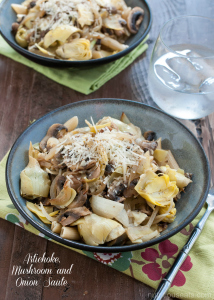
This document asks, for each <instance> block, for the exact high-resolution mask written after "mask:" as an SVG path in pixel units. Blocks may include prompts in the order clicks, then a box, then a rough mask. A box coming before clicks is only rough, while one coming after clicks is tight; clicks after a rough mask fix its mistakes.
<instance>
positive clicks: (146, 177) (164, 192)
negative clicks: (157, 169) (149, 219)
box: [135, 170, 179, 207]
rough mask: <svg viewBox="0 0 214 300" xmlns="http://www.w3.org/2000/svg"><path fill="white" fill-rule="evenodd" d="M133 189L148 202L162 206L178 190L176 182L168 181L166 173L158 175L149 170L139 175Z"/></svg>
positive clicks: (166, 203) (167, 202)
mask: <svg viewBox="0 0 214 300" xmlns="http://www.w3.org/2000/svg"><path fill="white" fill-rule="evenodd" d="M135 190H136V191H137V192H138V194H139V195H140V196H142V197H143V198H144V199H146V200H147V201H148V202H150V203H152V204H154V205H157V206H162V207H163V206H166V205H168V204H169V202H170V199H171V198H174V197H175V196H176V195H177V194H178V192H179V189H178V187H177V186H176V182H175V181H170V180H169V176H168V175H165V174H164V175H163V176H161V177H159V176H158V175H157V174H155V173H154V172H152V171H150V170H148V171H147V172H146V173H145V174H142V175H141V176H140V180H139V181H138V184H137V185H136V187H135Z"/></svg>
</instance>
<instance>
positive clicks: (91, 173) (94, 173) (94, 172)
mask: <svg viewBox="0 0 214 300" xmlns="http://www.w3.org/2000/svg"><path fill="white" fill-rule="evenodd" d="M99 175H100V166H99V165H98V166H95V167H93V168H92V169H90V170H88V171H87V172H86V176H87V179H89V180H92V179H95V178H98V177H99Z"/></svg>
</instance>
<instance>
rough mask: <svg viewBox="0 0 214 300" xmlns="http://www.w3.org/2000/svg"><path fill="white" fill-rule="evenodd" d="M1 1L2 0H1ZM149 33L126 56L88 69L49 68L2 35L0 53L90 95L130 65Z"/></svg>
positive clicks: (142, 49)
mask: <svg viewBox="0 0 214 300" xmlns="http://www.w3.org/2000/svg"><path fill="white" fill-rule="evenodd" d="M0 2H1V0H0ZM147 39H148V35H147V36H146V38H145V39H144V40H143V41H142V43H141V44H139V45H138V46H137V47H136V48H135V49H134V50H133V51H132V52H130V53H129V54H127V55H126V56H124V57H122V58H120V59H118V60H116V61H113V62H111V63H108V64H104V65H100V66H97V67H89V68H88V69H78V68H64V69H60V68H49V67H45V66H42V65H39V64H36V63H34V62H32V61H30V60H29V59H27V58H25V57H24V56H22V55H20V54H18V53H17V52H16V51H15V50H13V48H11V47H10V46H9V45H8V44H7V43H6V42H5V40H4V39H3V38H2V37H1V36H0V54H3V55H5V56H8V57H10V58H12V59H13V60H16V61H18V62H19V63H22V64H24V65H26V66H28V67H30V68H32V69H34V70H36V71H38V72H39V73H42V74H43V75H45V76H47V77H48V78H50V79H52V80H54V81H56V82H58V83H60V84H63V85H65V86H67V87H69V88H71V89H73V90H76V91H78V92H80V93H83V94H85V95H88V94H90V93H92V92H94V91H96V90H97V89H99V88H100V87H101V86H102V85H103V84H105V83H106V82H107V81H108V80H110V79H111V78H113V77H114V76H116V75H117V74H119V73H120V72H121V71H122V70H124V69H125V68H126V67H128V66H129V65H130V64H131V63H132V62H133V61H134V60H135V59H136V58H137V57H138V56H139V55H141V54H142V53H143V52H144V51H146V49H147V48H148V45H147V44H145V41H146V40H147Z"/></svg>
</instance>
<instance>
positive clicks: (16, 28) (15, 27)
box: [12, 23, 19, 33]
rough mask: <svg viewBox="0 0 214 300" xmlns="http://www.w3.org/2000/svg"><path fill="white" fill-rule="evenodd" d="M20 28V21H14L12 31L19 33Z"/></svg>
mask: <svg viewBox="0 0 214 300" xmlns="http://www.w3.org/2000/svg"><path fill="white" fill-rule="evenodd" d="M18 28H19V24H18V23H13V24H12V32H13V33H17V31H18Z"/></svg>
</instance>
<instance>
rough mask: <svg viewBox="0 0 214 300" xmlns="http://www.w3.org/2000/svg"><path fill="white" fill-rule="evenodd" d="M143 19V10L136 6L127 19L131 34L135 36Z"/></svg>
mask: <svg viewBox="0 0 214 300" xmlns="http://www.w3.org/2000/svg"><path fill="white" fill-rule="evenodd" d="M143 17H144V10H143V9H142V8H141V7H138V6H136V7H134V8H133V9H132V10H131V11H130V13H129V15H128V19H127V26H128V29H129V31H130V32H131V33H134V34H135V33H137V32H138V30H139V27H140V24H141V23H142V21H143Z"/></svg>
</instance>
